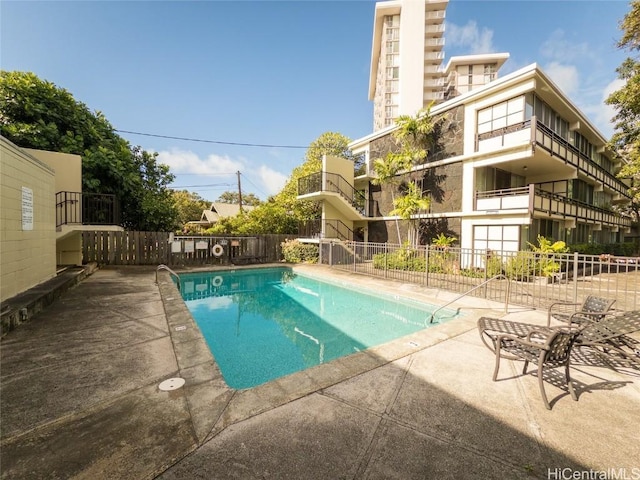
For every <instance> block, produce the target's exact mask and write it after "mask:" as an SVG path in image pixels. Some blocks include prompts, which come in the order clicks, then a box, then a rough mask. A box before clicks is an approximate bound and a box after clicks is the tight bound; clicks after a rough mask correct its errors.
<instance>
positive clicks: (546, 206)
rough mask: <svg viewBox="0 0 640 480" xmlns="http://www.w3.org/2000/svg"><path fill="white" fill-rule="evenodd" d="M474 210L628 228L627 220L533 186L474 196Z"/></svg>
mask: <svg viewBox="0 0 640 480" xmlns="http://www.w3.org/2000/svg"><path fill="white" fill-rule="evenodd" d="M475 210H476V211H485V212H487V213H505V214H506V213H510V211H514V210H526V211H527V213H528V214H529V215H531V216H536V215H535V213H536V212H538V213H542V214H544V215H545V216H549V217H551V218H556V219H575V220H578V221H581V222H583V223H590V224H597V225H602V224H604V225H609V226H611V227H630V226H631V219H630V218H627V217H621V216H620V215H618V214H616V213H614V212H612V211H610V210H606V209H604V208H600V207H596V206H594V205H590V204H588V203H584V202H580V201H578V200H574V199H572V198H567V197H564V196H562V195H557V194H554V193H551V192H546V191H544V190H540V189H539V188H537V187H536V185H535V184H533V183H532V184H530V185H529V186H527V187H518V188H507V189H502V190H490V191H484V192H476V198H475Z"/></svg>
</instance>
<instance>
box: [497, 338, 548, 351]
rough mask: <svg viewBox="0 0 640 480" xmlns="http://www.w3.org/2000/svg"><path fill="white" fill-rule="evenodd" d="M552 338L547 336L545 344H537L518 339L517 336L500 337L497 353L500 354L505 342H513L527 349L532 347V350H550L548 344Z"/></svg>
mask: <svg viewBox="0 0 640 480" xmlns="http://www.w3.org/2000/svg"><path fill="white" fill-rule="evenodd" d="M550 338H551V337H550V336H549V335H547V336H546V338H545V339H544V340H545V343H540V342H535V341H531V340H525V339H524V338H522V337H516V336H515V335H508V334H507V335H499V336H498V337H497V338H496V353H499V351H500V348H501V346H502V342H503V341H505V340H511V341H513V342H516V343H519V344H520V345H524V346H527V347H531V348H538V349H540V350H548V344H549V342H550Z"/></svg>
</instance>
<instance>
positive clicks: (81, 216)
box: [56, 192, 120, 227]
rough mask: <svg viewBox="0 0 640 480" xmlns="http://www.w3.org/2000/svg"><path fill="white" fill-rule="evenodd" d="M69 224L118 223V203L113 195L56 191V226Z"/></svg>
mask: <svg viewBox="0 0 640 480" xmlns="http://www.w3.org/2000/svg"><path fill="white" fill-rule="evenodd" d="M69 224H81V225H119V224H120V203H119V202H118V199H117V198H116V196H115V195H106V194H98V193H82V192H58V193H56V227H59V226H61V225H69Z"/></svg>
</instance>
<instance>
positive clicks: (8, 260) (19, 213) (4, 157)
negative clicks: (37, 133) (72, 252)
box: [0, 137, 56, 301]
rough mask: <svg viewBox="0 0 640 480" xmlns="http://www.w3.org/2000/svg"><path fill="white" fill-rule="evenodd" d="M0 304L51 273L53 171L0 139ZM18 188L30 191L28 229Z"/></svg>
mask: <svg viewBox="0 0 640 480" xmlns="http://www.w3.org/2000/svg"><path fill="white" fill-rule="evenodd" d="M0 149H1V150H0V301H5V300H7V299H8V298H11V297H13V296H15V295H17V294H18V293H20V292H22V291H24V290H27V289H29V288H31V287H33V286H35V285H37V284H39V283H42V282H44V281H45V280H48V279H50V278H52V277H54V276H55V274H56V231H55V173H54V170H53V169H52V168H51V167H50V166H49V165H47V164H45V163H43V162H41V161H39V160H38V159H36V158H35V157H33V156H31V155H29V154H27V153H26V152H24V151H23V150H21V149H19V148H18V147H17V146H16V145H14V144H13V143H11V142H9V141H8V140H6V139H5V138H2V137H0ZM23 188H26V189H29V190H30V191H31V192H32V193H33V202H32V203H33V208H32V212H33V213H32V215H33V228H32V229H31V230H29V229H27V228H28V226H25V225H23V214H26V218H28V217H29V215H28V210H29V208H28V205H27V202H26V199H25V200H24V201H23Z"/></svg>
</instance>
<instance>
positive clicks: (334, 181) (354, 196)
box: [298, 172, 367, 221]
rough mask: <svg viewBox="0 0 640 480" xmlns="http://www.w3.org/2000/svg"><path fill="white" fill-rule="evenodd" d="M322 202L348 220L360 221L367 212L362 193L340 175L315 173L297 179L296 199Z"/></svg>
mask: <svg viewBox="0 0 640 480" xmlns="http://www.w3.org/2000/svg"><path fill="white" fill-rule="evenodd" d="M300 197H303V198H302V199H303V200H304V199H307V200H324V201H328V202H329V203H330V204H331V205H333V206H334V207H335V208H336V209H337V210H338V211H339V212H340V213H341V214H342V215H344V216H345V218H347V219H348V220H352V221H353V220H361V219H362V217H364V216H365V214H366V211H367V205H366V203H367V202H366V199H365V197H364V193H363V192H361V191H359V190H356V189H355V188H354V187H353V185H351V184H350V183H349V182H347V180H345V178H344V177H343V176H342V175H338V174H336V173H330V172H316V173H312V174H311V175H307V176H306V177H302V178H300V179H298V198H300Z"/></svg>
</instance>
